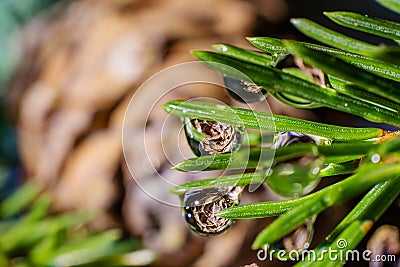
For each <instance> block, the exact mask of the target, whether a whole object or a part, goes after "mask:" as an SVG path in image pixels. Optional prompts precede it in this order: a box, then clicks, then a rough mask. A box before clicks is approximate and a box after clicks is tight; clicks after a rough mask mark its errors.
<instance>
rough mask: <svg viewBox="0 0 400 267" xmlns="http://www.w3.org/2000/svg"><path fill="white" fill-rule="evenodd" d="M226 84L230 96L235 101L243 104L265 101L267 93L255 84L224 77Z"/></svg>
mask: <svg viewBox="0 0 400 267" xmlns="http://www.w3.org/2000/svg"><path fill="white" fill-rule="evenodd" d="M224 84H225V87H226V88H227V89H226V91H227V92H228V94H229V95H230V96H231V97H232V98H233V99H235V100H237V101H240V102H243V103H253V102H257V101H263V100H264V99H265V94H266V93H267V91H266V90H265V89H264V88H263V87H262V86H258V85H256V84H254V83H250V82H246V81H240V80H237V79H234V78H230V77H224Z"/></svg>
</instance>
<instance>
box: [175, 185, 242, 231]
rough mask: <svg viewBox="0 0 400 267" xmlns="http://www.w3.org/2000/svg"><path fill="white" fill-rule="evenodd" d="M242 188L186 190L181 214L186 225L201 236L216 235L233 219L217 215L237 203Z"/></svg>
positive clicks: (228, 225) (228, 226) (232, 221)
mask: <svg viewBox="0 0 400 267" xmlns="http://www.w3.org/2000/svg"><path fill="white" fill-rule="evenodd" d="M242 190H243V188H242V187H239V186H236V187H230V188H228V187H216V188H206V189H197V190H192V191H189V192H187V193H186V194H185V195H184V197H183V216H184V218H185V220H186V223H187V224H188V226H189V227H190V228H191V229H192V230H193V231H194V232H196V233H197V234H199V235H203V236H209V235H218V234H222V233H223V232H225V231H226V230H227V229H229V228H230V227H231V226H232V225H233V223H234V220H231V219H225V218H221V217H218V216H217V215H216V214H217V213H218V212H220V211H221V210H223V209H226V208H229V207H232V206H236V205H238V204H239V200H240V194H241V192H242Z"/></svg>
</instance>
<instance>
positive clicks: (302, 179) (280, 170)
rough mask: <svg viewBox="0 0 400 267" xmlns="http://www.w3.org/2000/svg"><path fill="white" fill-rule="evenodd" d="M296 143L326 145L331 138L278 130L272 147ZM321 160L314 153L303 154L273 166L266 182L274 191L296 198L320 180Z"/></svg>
mask: <svg viewBox="0 0 400 267" xmlns="http://www.w3.org/2000/svg"><path fill="white" fill-rule="evenodd" d="M296 143H312V144H317V145H321V144H323V145H328V144H330V143H331V140H329V139H327V138H323V137H319V136H315V135H307V134H302V133H296V132H280V133H278V134H277V135H276V138H275V140H274V143H273V145H272V148H275V149H276V148H279V147H285V146H289V145H292V144H296ZM322 164H323V160H322V159H320V158H318V157H316V156H314V155H304V156H302V157H298V158H295V159H291V160H287V161H285V162H281V163H278V164H276V165H275V166H273V170H274V172H273V174H271V175H270V176H268V178H267V180H266V181H267V184H268V186H269V187H270V188H271V190H273V191H274V192H275V193H277V194H279V195H281V196H283V197H289V198H297V197H300V196H303V195H305V194H308V193H309V192H311V191H312V190H313V189H314V188H315V187H316V186H317V185H318V184H319V181H320V177H319V173H320V171H321V168H322Z"/></svg>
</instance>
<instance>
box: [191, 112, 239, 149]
mask: <svg viewBox="0 0 400 267" xmlns="http://www.w3.org/2000/svg"><path fill="white" fill-rule="evenodd" d="M183 122H184V128H185V133H186V139H187V141H188V143H189V146H190V148H191V149H192V151H193V153H194V154H195V155H197V156H201V155H215V154H223V153H229V152H233V151H236V150H237V149H239V147H240V145H241V143H242V138H243V134H244V131H243V129H242V128H241V127H237V126H232V125H229V124H225V123H221V122H217V121H208V120H199V119H190V118H184V119H183Z"/></svg>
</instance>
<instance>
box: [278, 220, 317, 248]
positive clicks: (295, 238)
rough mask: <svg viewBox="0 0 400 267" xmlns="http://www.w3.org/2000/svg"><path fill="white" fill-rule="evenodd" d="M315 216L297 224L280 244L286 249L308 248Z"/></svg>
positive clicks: (312, 233)
mask: <svg viewBox="0 0 400 267" xmlns="http://www.w3.org/2000/svg"><path fill="white" fill-rule="evenodd" d="M314 222H315V217H314V218H313V219H310V220H308V221H306V222H305V223H304V224H303V225H301V226H299V227H298V228H297V229H296V230H295V231H294V232H292V233H291V234H289V235H288V236H286V237H284V238H283V239H282V244H283V247H284V249H285V250H287V251H292V250H296V251H300V250H303V249H308V248H309V247H310V243H311V241H312V238H313V235H314Z"/></svg>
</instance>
